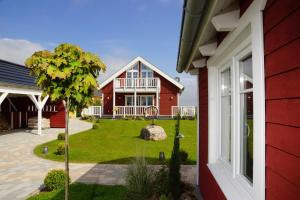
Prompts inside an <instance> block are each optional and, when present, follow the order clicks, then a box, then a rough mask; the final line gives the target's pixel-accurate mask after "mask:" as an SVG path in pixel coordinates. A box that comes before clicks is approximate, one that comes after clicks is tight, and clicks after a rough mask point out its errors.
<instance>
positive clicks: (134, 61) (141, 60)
mask: <svg viewBox="0 0 300 200" xmlns="http://www.w3.org/2000/svg"><path fill="white" fill-rule="evenodd" d="M138 61H140V62H141V63H143V64H145V65H146V66H147V67H149V68H150V69H152V70H153V71H155V72H156V73H158V74H159V75H161V76H162V77H164V78H165V79H167V80H168V81H170V82H171V83H173V84H174V85H175V86H177V87H178V88H179V89H180V90H181V91H182V90H183V88H184V86H183V85H182V84H181V83H179V82H177V81H176V80H175V79H173V78H171V77H170V76H168V75H167V74H165V73H164V72H162V71H161V70H160V69H158V68H157V67H156V66H154V65H152V64H151V63H149V62H148V61H146V60H145V59H144V58H142V57H140V56H138V57H136V58H135V59H133V60H132V61H131V62H129V63H128V64H127V65H125V66H124V67H122V68H121V69H120V70H119V71H117V72H116V73H114V74H113V75H112V76H111V77H109V78H108V79H106V80H105V81H104V82H103V83H101V84H100V89H102V88H103V87H104V86H106V85H107V84H108V83H110V82H111V81H113V80H114V79H115V78H117V77H118V76H120V75H121V74H122V73H123V72H124V71H126V70H127V69H129V68H130V67H132V66H133V65H134V64H135V63H137V62H138Z"/></svg>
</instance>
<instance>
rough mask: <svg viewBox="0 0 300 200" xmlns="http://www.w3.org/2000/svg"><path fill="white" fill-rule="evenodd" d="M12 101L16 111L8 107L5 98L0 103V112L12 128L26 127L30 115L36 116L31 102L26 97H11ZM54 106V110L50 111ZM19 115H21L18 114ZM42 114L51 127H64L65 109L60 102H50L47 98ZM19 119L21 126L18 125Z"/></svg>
mask: <svg viewBox="0 0 300 200" xmlns="http://www.w3.org/2000/svg"><path fill="white" fill-rule="evenodd" d="M10 99H11V101H12V103H13V104H14V105H15V107H16V108H17V111H14V109H12V108H9V102H8V100H7V99H5V100H4V101H3V103H2V105H1V114H2V115H3V116H4V117H5V119H6V121H7V122H8V123H9V124H11V123H13V128H25V127H27V121H26V120H28V118H30V117H36V116H37V111H36V109H35V106H34V104H33V102H32V101H31V100H30V99H29V98H28V97H11V98H10ZM28 106H31V107H33V110H31V109H29V110H28ZM50 106H51V107H52V109H54V107H55V111H54V110H51V111H50ZM20 115H21V116H20ZM42 116H43V117H45V118H49V119H50V127H51V128H64V127H65V109H64V105H63V103H62V102H50V101H49V100H48V101H47V103H46V104H45V106H44V111H43V112H42ZM20 120H21V126H20Z"/></svg>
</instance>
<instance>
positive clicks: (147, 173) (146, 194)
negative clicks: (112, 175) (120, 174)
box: [125, 157, 154, 200]
mask: <svg viewBox="0 0 300 200" xmlns="http://www.w3.org/2000/svg"><path fill="white" fill-rule="evenodd" d="M125 181H126V195H125V199H128V200H143V199H148V198H150V197H151V196H153V193H154V192H153V171H152V170H151V169H150V168H148V167H147V163H146V160H145V158H142V157H141V158H136V160H135V161H134V162H133V163H132V165H130V166H129V168H128V171H127V175H126V177H125Z"/></svg>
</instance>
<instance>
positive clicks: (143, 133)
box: [140, 128, 150, 139]
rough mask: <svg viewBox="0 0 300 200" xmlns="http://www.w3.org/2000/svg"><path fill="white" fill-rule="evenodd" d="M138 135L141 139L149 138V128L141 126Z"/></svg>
mask: <svg viewBox="0 0 300 200" xmlns="http://www.w3.org/2000/svg"><path fill="white" fill-rule="evenodd" d="M140 137H141V138H142V139H149V137H150V132H149V130H148V129H146V128H142V129H141V132H140Z"/></svg>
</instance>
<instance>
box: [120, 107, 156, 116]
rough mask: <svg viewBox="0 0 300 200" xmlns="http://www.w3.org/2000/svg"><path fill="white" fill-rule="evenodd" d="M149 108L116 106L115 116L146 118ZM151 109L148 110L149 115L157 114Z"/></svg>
mask: <svg viewBox="0 0 300 200" xmlns="http://www.w3.org/2000/svg"><path fill="white" fill-rule="evenodd" d="M147 108H149V106H115V107H114V109H115V115H116V116H124V117H125V116H144V113H145V109H147ZM152 112H154V111H153V110H151V109H148V110H147V113H146V114H147V115H152V114H155V113H152Z"/></svg>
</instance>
